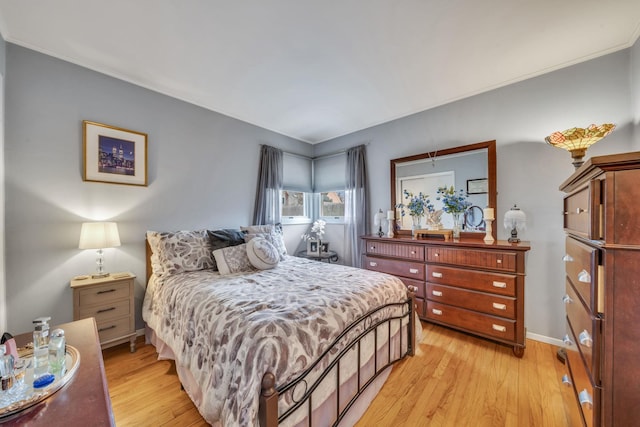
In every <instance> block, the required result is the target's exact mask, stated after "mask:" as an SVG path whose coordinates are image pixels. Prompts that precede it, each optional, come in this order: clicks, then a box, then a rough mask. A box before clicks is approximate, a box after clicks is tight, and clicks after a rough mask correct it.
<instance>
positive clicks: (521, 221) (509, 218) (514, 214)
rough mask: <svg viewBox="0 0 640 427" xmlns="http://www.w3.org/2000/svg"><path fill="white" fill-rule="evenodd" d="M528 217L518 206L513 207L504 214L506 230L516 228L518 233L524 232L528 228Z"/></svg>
mask: <svg viewBox="0 0 640 427" xmlns="http://www.w3.org/2000/svg"><path fill="white" fill-rule="evenodd" d="M526 224H527V215H526V214H525V213H524V212H523V211H521V210H520V209H519V208H518V207H517V206H514V207H512V208H511V209H509V210H508V211H506V212H505V214H504V228H506V229H507V230H511V229H513V228H515V229H516V230H518V231H522V230H524V229H525V228H526Z"/></svg>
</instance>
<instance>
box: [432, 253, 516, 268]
mask: <svg viewBox="0 0 640 427" xmlns="http://www.w3.org/2000/svg"><path fill="white" fill-rule="evenodd" d="M426 256H427V261H429V262H436V263H439V264H451V265H456V266H463V267H478V268H487V269H491V270H499V271H510V272H514V273H515V272H516V271H517V267H518V266H517V264H516V253H515V252H508V251H484V250H479V249H478V250H477V249H459V248H447V247H427V253H426Z"/></svg>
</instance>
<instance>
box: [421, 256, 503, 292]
mask: <svg viewBox="0 0 640 427" xmlns="http://www.w3.org/2000/svg"><path fill="white" fill-rule="evenodd" d="M426 280H427V281H428V282H431V283H438V284H441V285H452V286H459V287H462V288H467V289H473V290H476V291H482V292H490V293H493V294H500V295H506V296H511V297H513V296H516V276H514V275H510V274H500V273H488V272H484V271H476V270H464V269H459V268H453V267H444V266H441V265H433V264H427V279H426Z"/></svg>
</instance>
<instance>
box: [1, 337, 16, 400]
mask: <svg viewBox="0 0 640 427" xmlns="http://www.w3.org/2000/svg"><path fill="white" fill-rule="evenodd" d="M6 353H7V346H6V345H4V344H1V345H0V385H1V387H0V388H1V389H2V391H7V390H9V389H10V388H11V387H13V356H12V355H10V354H6Z"/></svg>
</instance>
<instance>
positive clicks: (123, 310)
mask: <svg viewBox="0 0 640 427" xmlns="http://www.w3.org/2000/svg"><path fill="white" fill-rule="evenodd" d="M129 314H131V304H130V302H129V300H128V299H126V300H120V301H115V302H110V303H109V304H100V305H91V306H81V307H80V318H82V319H84V318H86V317H95V318H96V322H97V323H100V322H101V321H104V320H108V319H114V318H116V317H122V316H128V315H129Z"/></svg>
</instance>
